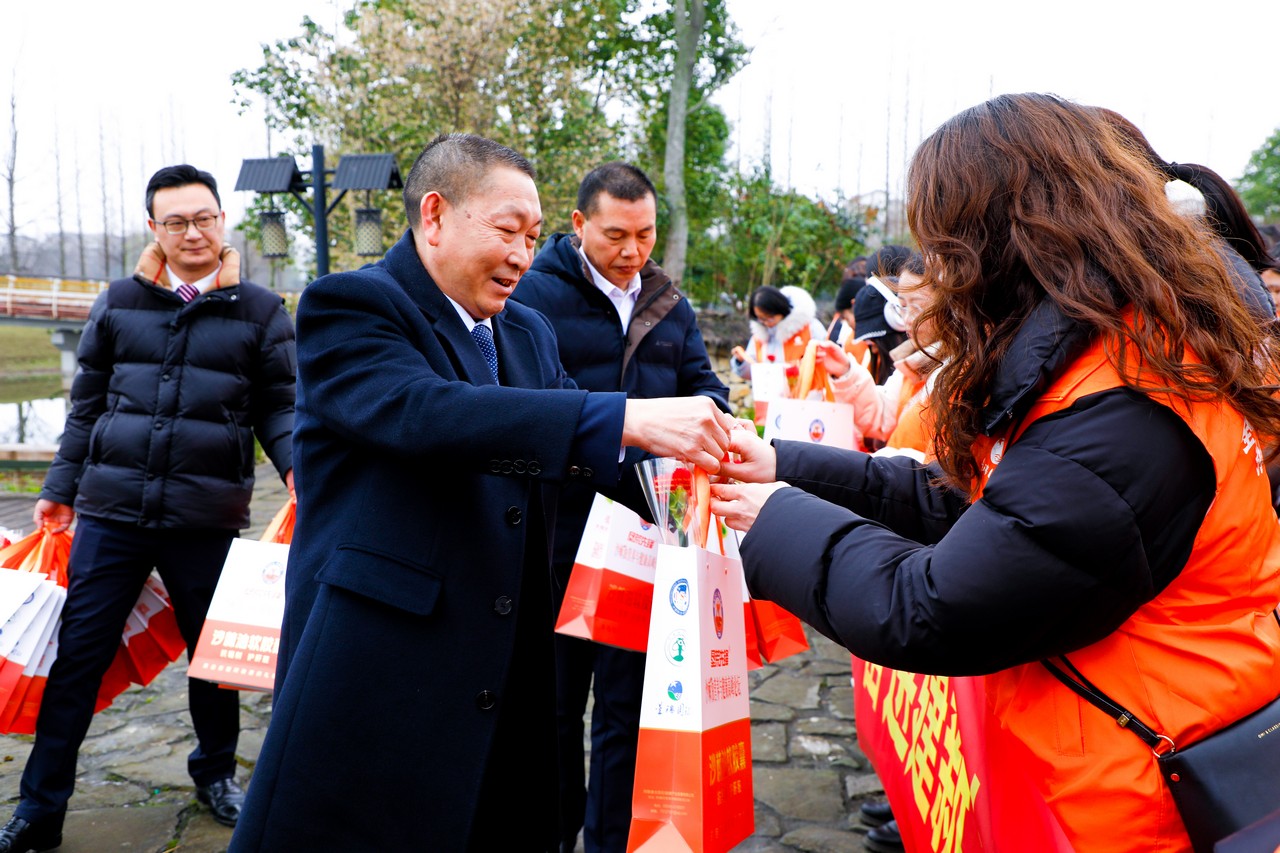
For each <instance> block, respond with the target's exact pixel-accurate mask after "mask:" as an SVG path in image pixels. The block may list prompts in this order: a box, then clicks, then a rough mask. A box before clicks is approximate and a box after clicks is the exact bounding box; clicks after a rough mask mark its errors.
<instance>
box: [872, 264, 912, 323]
mask: <svg viewBox="0 0 1280 853" xmlns="http://www.w3.org/2000/svg"><path fill="white" fill-rule="evenodd" d="M867 284H869V285H871V286H872V287H874V288H875V289H876V293H879V294H880V295H881V296H883V297H884V321H885V322H886V323H888V324H889V328H890V329H893V330H894V331H895V332H905V331H906V330H907V318H906V317H904V316H903V315H902V300H900V299H898V294H896V293H894V292H893V290H892V289H891V288H890V287H889V285H887V284H885V283H884V282H883V281H881V280H880V279H878V278H876V277H875V276H873V275H869V276H867Z"/></svg>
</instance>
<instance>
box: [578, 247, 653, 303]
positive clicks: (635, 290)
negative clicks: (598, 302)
mask: <svg viewBox="0 0 1280 853" xmlns="http://www.w3.org/2000/svg"><path fill="white" fill-rule="evenodd" d="M578 254H579V255H581V256H582V262H583V263H585V264H586V265H587V269H588V270H589V271H590V273H591V283H592V284H594V285H595V286H596V287H597V288H599V289H600V292H601V293H603V294H604V295H605V296H608V297H609V298H610V299H614V298H616V297H620V296H627V297H630V298H631V300H632V301H633V302H634V301H635V299H636V297H637V296H639V295H640V273H638V272H637V273H636V274H635V275H633V276H632V277H631V280H630V281H628V282H627V286H626V287H625V288H622V287H618V286H617V285H616V284H614V283H613V282H611V281H609V279H607V278H605V277H604V276H602V275H601V274H600V271H599V270H598V269H596V268H595V265H594V264H592V263H591V259H590V258H588V257H587V253H586V252H584V251H583V250H582V247H581V246H579V247H578Z"/></svg>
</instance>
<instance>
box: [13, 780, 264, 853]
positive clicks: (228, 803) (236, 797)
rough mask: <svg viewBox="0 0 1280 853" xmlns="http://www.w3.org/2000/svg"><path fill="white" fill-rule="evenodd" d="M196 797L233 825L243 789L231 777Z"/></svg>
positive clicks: (215, 815)
mask: <svg viewBox="0 0 1280 853" xmlns="http://www.w3.org/2000/svg"><path fill="white" fill-rule="evenodd" d="M196 799H197V800H199V801H200V802H202V803H204V804H205V805H206V806H208V807H209V811H211V812H213V819H214V820H216V821H217V822H218V823H220V824H222V825H223V826H230V827H234V826H235V825H236V821H238V820H240V809H242V808H244V790H243V789H242V788H241V787H240V786H239V785H237V784H236V780H235V779H233V778H231V777H228V778H226V779H219V780H218V781H217V782H211V783H210V784H208V785H205V786H203V787H199V788H196ZM0 853H3V851H0Z"/></svg>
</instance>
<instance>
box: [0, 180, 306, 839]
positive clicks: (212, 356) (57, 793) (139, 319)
mask: <svg viewBox="0 0 1280 853" xmlns="http://www.w3.org/2000/svg"><path fill="white" fill-rule="evenodd" d="M146 201H147V214H148V217H149V218H148V226H149V227H150V229H151V230H152V232H153V233H154V234H155V238H156V242H155V243H153V244H151V245H150V246H148V247H147V249H146V250H145V251H144V252H143V255H142V259H141V260H140V261H139V263H138V268H137V270H136V271H135V274H134V276H133V278H127V279H121V280H119V281H114V282H112V283H111V285H110V286H109V288H108V289H107V291H106V292H105V293H103V294H102V295H101V296H100V297H99V298H98V300H97V302H96V303H95V304H94V306H93V311H92V313H91V314H90V316H89V321H88V323H86V324H85V328H84V334H83V337H82V338H81V342H80V348H79V352H78V356H79V360H80V371H79V373H78V374H77V375H76V378H75V381H74V384H73V385H72V389H71V412H70V414H69V415H68V417H67V423H66V429H65V432H64V434H63V438H62V443H61V447H60V448H59V450H58V455H57V458H56V459H55V460H54V462H53V465H52V466H51V467H50V469H49V473H48V476H47V477H46V478H45V483H44V488H43V490H42V491H41V493H40V500H39V502H38V503H37V504H36V510H35V522H36V524H37V526H39V525H48V526H49V527H50V528H52V529H55V530H60V529H65V528H66V527H67V526H68V525H70V523H71V521H72V518H73V517H74V516H75V515H76V514H78V515H79V523H78V525H77V528H76V536H75V540H74V542H73V544H72V549H71V557H70V585H69V587H68V590H67V600H66V605H65V608H64V610H63V614H62V627H61V629H60V632H59V634H58V656H57V659H56V660H55V662H54V665H53V670H52V671H51V672H50V674H49V681H48V685H47V687H46V689H45V693H44V698H43V701H42V703H41V707H40V716H39V720H38V721H37V723H36V741H35V745H34V747H33V749H32V752H31V756H30V758H29V759H28V761H27V766H26V769H25V771H24V772H23V775H22V785H21V796H22V800H21V802H20V803H19V804H18V808H17V811H16V813H15V816H14V818H13V819H12V820H10V821H9V822H8V823H7V824H6V825H5V826H4V828H3V829H0V853H7V851H11V850H17V851H25V850H28V849H30V848H35V849H37V850H46V849H50V848H52V847H56V846H57V845H58V844H59V843H60V842H61V836H62V822H63V817H64V815H65V813H66V808H67V801H68V799H69V798H70V797H71V794H72V791H73V789H74V786H75V772H76V755H77V753H78V751H79V749H80V743H81V741H82V740H83V739H84V736H85V732H86V731H87V730H88V727H89V723H90V720H91V719H92V717H93V708H94V700H95V697H96V696H97V692H98V687H99V684H100V683H101V681H102V676H103V674H104V673H105V671H106V669H107V667H108V666H109V665H110V663H111V660H112V657H113V656H114V654H115V649H116V647H117V646H118V645H119V642H120V636H121V632H122V630H123V629H124V626H125V620H126V618H127V617H128V615H129V612H130V610H131V609H132V608H133V605H134V603H135V602H136V601H137V599H138V594H139V592H140V591H141V589H142V586H143V584H144V582H145V581H146V579H147V576H148V575H150V574H151V571H152V570H153V569H157V570H158V571H159V573H160V576H161V579H162V580H163V581H164V584H165V587H166V588H167V589H168V591H169V596H170V598H171V600H172V603H173V609H174V614H175V615H176V617H177V621H178V627H179V629H180V630H181V632H182V636H183V639H184V640H185V641H186V644H187V649H188V652H190V651H191V650H192V649H194V647H195V644H196V641H197V639H198V638H199V635H200V628H201V625H202V624H203V623H204V618H205V613H206V611H207V610H208V608H209V601H210V599H211V598H212V596H213V590H214V587H215V586H216V585H217V582H218V576H219V574H220V572H221V569H222V564H223V561H224V559H225V558H226V554H227V550H228V548H230V545H231V540H232V539H234V538H235V536H236V533H237V531H238V530H240V529H241V528H244V527H247V526H248V524H249V498H250V496H251V495H252V494H253V479H254V474H253V471H254V460H253V438H254V436H255V435H256V436H257V438H258V441H259V442H260V443H261V444H262V447H263V449H264V450H265V451H266V453H267V456H268V457H270V459H271V461H272V462H273V463H274V464H275V467H276V469H277V470H278V471H279V472H280V475H281V476H282V477H283V478H284V480H285V482H286V484H287V485H288V486H289V489H290V491H292V489H293V470H292V469H293V462H292V455H291V442H292V433H293V401H294V374H295V366H296V355H295V352H294V343H293V324H292V322H291V321H290V319H289V315H288V313H287V312H286V311H285V309H284V305H283V302H282V300H281V299H280V297H279V296H278V295H276V294H274V293H272V292H271V291H269V290H266V289H265V288H262V287H259V286H258V285H255V284H250V283H248V282H241V281H240V271H239V260H238V256H237V254H236V253H235V250H233V249H231V248H230V247H227V246H224V243H223V229H224V225H225V214H224V213H223V212H222V210H221V201H220V199H219V197H218V190H217V183H216V182H215V181H214V179H213V176H212V175H210V174H209V173H208V172H202V171H199V170H197V169H195V168H193V167H191V166H186V165H183V166H170V167H166V168H164V169H161V170H160V171H159V172H157V173H156V174H155V175H154V176H153V177H152V178H151V181H150V182H149V183H148V184H147V196H146ZM189 691H190V700H189V701H190V708H191V720H192V724H193V726H194V728H195V731H196V737H197V740H198V743H197V746H196V749H195V750H194V751H193V752H192V753H191V755H190V757H189V758H188V761H187V769H188V771H189V772H190V774H191V777H192V779H193V780H194V781H195V784H196V795H197V798H198V799H199V800H200V801H201V802H202V803H204V804H205V805H206V806H208V807H209V808H210V809H211V811H212V812H213V816H214V818H215V819H216V820H218V821H219V822H220V823H223V824H226V825H228V826H234V825H235V822H236V820H237V819H238V818H239V814H240V805H241V802H242V801H243V798H244V795H243V792H241V790H240V788H239V786H238V785H237V784H236V781H235V778H234V774H235V767H236V763H235V750H236V740H237V738H238V736H239V731H240V709H239V701H238V698H237V693H236V692H235V691H234V690H223V689H221V688H219V687H218V686H217V685H215V684H212V683H210V682H207V681H200V680H198V679H190V681H189Z"/></svg>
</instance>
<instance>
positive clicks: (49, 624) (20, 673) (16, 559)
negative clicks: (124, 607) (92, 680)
mask: <svg viewBox="0 0 1280 853" xmlns="http://www.w3.org/2000/svg"><path fill="white" fill-rule="evenodd" d="M70 542H71V534H70V533H66V532H63V533H51V532H49V531H48V530H47V529H41V530H39V531H36V532H35V533H33V534H31V535H30V536H26V537H23V538H22V539H19V540H18V541H17V542H13V543H10V544H9V545H7V546H5V547H4V548H3V549H0V565H2V566H3V567H4V569H3V570H0V589H2V590H3V593H4V594H0V611H3V612H0V620H2V630H0V732H5V733H8V732H19V731H23V730H22V729H18V728H15V723H16V721H17V720H18V719H19V718H20V717H22V718H23V719H24V720H25V715H24V714H23V710H24V708H25V707H26V705H27V703H28V701H29V697H34V698H35V700H36V701H37V702H38V700H39V697H40V695H41V694H42V693H43V684H44V679H45V678H47V676H48V669H47V668H44V669H42V668H41V664H42V661H43V659H44V656H45V653H46V651H47V649H48V646H49V643H50V641H51V639H52V638H56V636H57V628H58V624H59V617H60V616H61V614H62V606H63V603H64V602H65V601H66V590H65V588H64V587H65V585H66V558H67V554H69V553H70ZM15 593H16V596H15ZM33 722H34V721H33Z"/></svg>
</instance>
